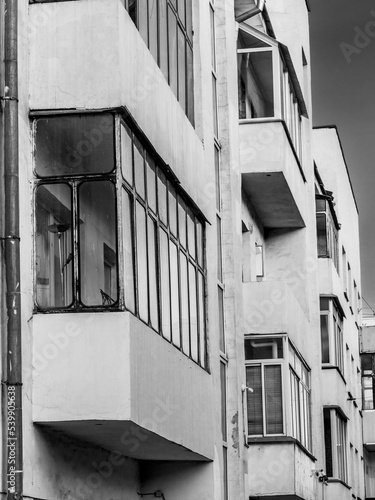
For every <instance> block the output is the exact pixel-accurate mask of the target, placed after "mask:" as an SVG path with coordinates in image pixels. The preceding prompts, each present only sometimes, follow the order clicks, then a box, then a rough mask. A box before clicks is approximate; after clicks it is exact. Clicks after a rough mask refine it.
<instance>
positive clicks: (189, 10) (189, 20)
mask: <svg viewBox="0 0 375 500" xmlns="http://www.w3.org/2000/svg"><path fill="white" fill-rule="evenodd" d="M186 32H187V36H188V37H189V40H190V41H191V40H192V39H193V0H186Z"/></svg>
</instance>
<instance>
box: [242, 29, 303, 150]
mask: <svg viewBox="0 0 375 500" xmlns="http://www.w3.org/2000/svg"><path fill="white" fill-rule="evenodd" d="M237 56H238V57H237V66H238V111H239V118H240V120H257V119H263V118H273V119H280V120H283V121H284V122H285V125H286V128H287V130H288V132H289V137H290V140H291V142H292V143H293V146H294V150H295V153H296V155H297V157H298V158H299V159H300V160H301V158H302V142H301V133H302V121H301V116H307V110H306V105H305V103H304V100H303V96H302V91H301V88H300V85H299V82H298V80H297V78H296V74H295V70H294V68H293V65H292V62H291V58H290V54H289V51H288V49H287V48H286V47H285V46H282V45H280V44H279V43H278V42H276V41H275V40H274V39H273V38H270V37H269V36H267V35H265V34H263V33H260V32H259V31H257V30H255V29H253V28H250V27H248V26H246V27H245V26H244V25H242V26H241V27H240V29H239V32H238V43H237Z"/></svg>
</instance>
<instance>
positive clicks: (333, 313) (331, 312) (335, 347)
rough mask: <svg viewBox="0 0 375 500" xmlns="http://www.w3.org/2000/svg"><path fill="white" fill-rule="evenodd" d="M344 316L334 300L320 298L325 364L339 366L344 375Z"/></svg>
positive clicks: (321, 337)
mask: <svg viewBox="0 0 375 500" xmlns="http://www.w3.org/2000/svg"><path fill="white" fill-rule="evenodd" d="M342 318H343V317H342V314H341V312H340V311H339V309H338V308H337V306H336V304H335V301H334V300H333V299H332V298H328V297H320V340H321V355H322V363H323V364H331V365H333V366H337V368H338V369H339V370H340V372H341V373H342V374H344V354H343V353H344V347H343V343H344V341H343V326H342Z"/></svg>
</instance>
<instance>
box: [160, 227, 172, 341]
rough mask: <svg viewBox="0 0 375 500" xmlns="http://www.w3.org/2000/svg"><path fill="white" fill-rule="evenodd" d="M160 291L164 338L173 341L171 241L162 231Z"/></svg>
mask: <svg viewBox="0 0 375 500" xmlns="http://www.w3.org/2000/svg"><path fill="white" fill-rule="evenodd" d="M159 234H160V287H161V288H160V290H161V314H162V316H161V326H162V333H163V337H165V338H166V339H168V340H171V309H170V297H169V250H168V247H169V241H168V235H167V233H166V232H165V231H163V230H162V229H161V230H160V233H159Z"/></svg>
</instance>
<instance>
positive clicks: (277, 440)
mask: <svg viewBox="0 0 375 500" xmlns="http://www.w3.org/2000/svg"><path fill="white" fill-rule="evenodd" d="M265 443H272V444H283V443H294V444H295V445H297V446H298V448H300V450H302V451H303V452H304V453H305V455H307V456H308V457H309V458H310V459H311V460H312V461H314V462H316V461H317V459H316V458H315V457H314V455H313V454H312V453H311V452H310V451H309V450H308V449H307V448H305V447H304V446H303V444H302V443H300V442H299V441H298V439H296V438H294V437H291V436H264V437H260V436H259V437H249V436H248V438H247V445H248V446H249V445H251V444H265Z"/></svg>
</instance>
